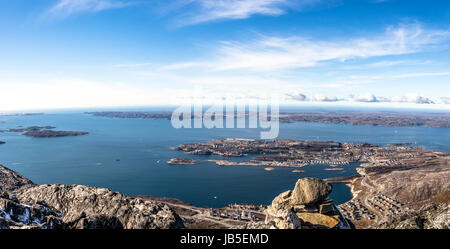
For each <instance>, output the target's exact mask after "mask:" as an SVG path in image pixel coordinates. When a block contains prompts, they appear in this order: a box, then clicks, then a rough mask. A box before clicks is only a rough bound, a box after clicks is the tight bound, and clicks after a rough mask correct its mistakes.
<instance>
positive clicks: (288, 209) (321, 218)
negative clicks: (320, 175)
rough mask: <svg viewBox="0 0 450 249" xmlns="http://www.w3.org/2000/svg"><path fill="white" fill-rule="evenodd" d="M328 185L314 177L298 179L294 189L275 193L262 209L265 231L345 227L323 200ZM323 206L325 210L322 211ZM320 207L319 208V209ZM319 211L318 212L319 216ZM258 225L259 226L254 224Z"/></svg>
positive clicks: (335, 210)
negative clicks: (264, 217) (270, 201)
mask: <svg viewBox="0 0 450 249" xmlns="http://www.w3.org/2000/svg"><path fill="white" fill-rule="evenodd" d="M331 190H332V186H331V185H330V184H328V183H325V182H324V181H322V180H321V179H317V178H302V179H299V180H298V181H297V183H296V185H295V188H294V190H293V191H292V190H288V191H286V192H283V193H281V194H279V195H278V196H277V197H275V198H274V199H273V201H272V204H271V205H270V206H268V207H267V209H266V220H265V225H266V227H269V228H278V229H300V228H302V229H303V228H349V226H348V223H347V222H343V220H342V216H341V215H340V214H339V211H337V209H336V208H333V207H334V206H333V204H332V201H331V200H326V198H327V197H328V195H329V194H330V193H331ZM324 206H326V207H328V209H325V208H323V207H324ZM319 207H322V208H319ZM320 211H322V213H319V212H320ZM258 226H261V225H258Z"/></svg>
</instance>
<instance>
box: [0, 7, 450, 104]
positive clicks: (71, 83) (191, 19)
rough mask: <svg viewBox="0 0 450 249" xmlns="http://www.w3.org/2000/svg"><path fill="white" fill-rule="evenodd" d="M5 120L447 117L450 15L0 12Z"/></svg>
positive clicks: (414, 10) (434, 11)
mask: <svg viewBox="0 0 450 249" xmlns="http://www.w3.org/2000/svg"><path fill="white" fill-rule="evenodd" d="M0 34H1V35H0V37H1V39H0V89H1V91H0V110H5V111H7V110H22V109H40V108H78V107H104V106H146V105H167V104H179V103H182V102H186V101H189V100H192V99H196V100H199V99H200V100H204V101H208V100H209V101H210V100H212V99H217V98H221V97H229V96H233V97H237V98H240V99H242V100H246V99H247V100H248V99H253V100H254V99H258V98H261V97H264V96H267V95H270V94H276V95H277V96H281V98H282V103H284V104H290V105H293V104H298V105H302V104H328V105H360V106H367V105H369V106H385V105H388V106H407V107H420V108H445V109H449V107H450V47H449V45H450V2H449V1H395V0H384V1H380V0H378V1H377V0H359V1H356V0H355V1H346V0H330V1H320V0H228V1H225V0H215V1H213V0H185V1H181V0H130V1H126V0H33V1H29V0H14V1H8V0H0Z"/></svg>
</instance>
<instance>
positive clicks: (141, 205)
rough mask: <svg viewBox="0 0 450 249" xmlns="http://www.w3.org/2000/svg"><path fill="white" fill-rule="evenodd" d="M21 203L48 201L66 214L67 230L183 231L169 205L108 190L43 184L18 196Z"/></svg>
mask: <svg viewBox="0 0 450 249" xmlns="http://www.w3.org/2000/svg"><path fill="white" fill-rule="evenodd" d="M17 197H18V199H19V200H21V201H22V202H27V203H37V202H45V203H46V204H48V205H50V206H52V207H54V208H56V209H57V210H59V211H61V213H62V214H63V221H64V223H66V224H67V226H68V228H88V229H89V228H106V229H121V228H128V229H148V228H161V229H167V228H183V227H184V226H183V222H182V220H181V218H180V217H179V216H178V215H177V214H176V213H175V212H174V211H173V210H172V209H171V208H169V207H168V206H167V205H165V204H162V203H159V202H153V201H144V200H142V199H137V198H131V197H127V196H125V195H123V194H121V193H118V192H113V191H110V190H108V189H105V188H95V187H89V186H83V185H72V186H67V185H57V184H53V185H48V184H47V185H41V186H37V187H33V188H29V189H26V190H25V191H23V192H21V193H19V194H18V196H17Z"/></svg>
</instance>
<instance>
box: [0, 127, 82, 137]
mask: <svg viewBox="0 0 450 249" xmlns="http://www.w3.org/2000/svg"><path fill="white" fill-rule="evenodd" d="M55 128H56V127H54V126H29V127H27V128H12V129H7V130H0V132H22V134H21V135H24V136H27V137H35V138H43V137H67V136H81V135H87V134H89V132H85V131H55V130H53V129H55Z"/></svg>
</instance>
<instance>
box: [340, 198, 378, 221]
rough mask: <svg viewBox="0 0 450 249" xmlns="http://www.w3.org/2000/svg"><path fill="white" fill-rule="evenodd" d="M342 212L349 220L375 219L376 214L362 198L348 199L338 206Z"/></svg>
mask: <svg viewBox="0 0 450 249" xmlns="http://www.w3.org/2000/svg"><path fill="white" fill-rule="evenodd" d="M338 208H339V210H340V211H341V213H342V214H343V215H344V216H345V218H346V219H348V220H361V219H367V220H374V219H375V218H376V216H375V214H374V213H372V212H370V211H369V209H368V208H367V207H366V206H364V205H363V204H362V203H361V200H360V199H356V200H353V201H348V202H346V203H344V204H341V205H339V206H338Z"/></svg>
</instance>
